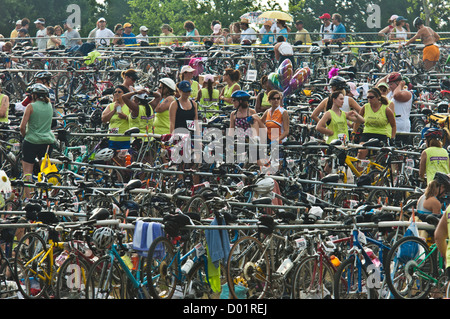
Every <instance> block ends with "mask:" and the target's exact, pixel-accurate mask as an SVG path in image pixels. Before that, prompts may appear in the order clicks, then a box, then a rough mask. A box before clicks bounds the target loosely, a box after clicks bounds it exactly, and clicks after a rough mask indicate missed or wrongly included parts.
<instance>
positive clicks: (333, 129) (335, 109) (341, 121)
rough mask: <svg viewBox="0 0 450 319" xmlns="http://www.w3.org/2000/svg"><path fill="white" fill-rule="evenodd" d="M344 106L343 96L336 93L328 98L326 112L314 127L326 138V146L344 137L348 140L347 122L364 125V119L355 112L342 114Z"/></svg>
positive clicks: (340, 93)
mask: <svg viewBox="0 0 450 319" xmlns="http://www.w3.org/2000/svg"><path fill="white" fill-rule="evenodd" d="M342 105H344V94H342V92H340V91H336V92H334V93H332V94H331V95H330V97H329V98H328V102H327V106H326V110H327V111H326V112H325V114H324V115H323V116H322V118H321V119H320V121H319V123H318V124H317V126H316V130H317V131H318V132H319V133H322V134H323V135H325V136H326V142H327V144H330V142H331V141H333V140H335V139H338V138H340V135H341V134H342V135H345V136H346V138H347V139H348V126H347V120H349V121H352V122H357V123H359V124H361V123H364V118H363V117H362V116H361V115H359V114H358V113H356V112H355V111H353V110H352V111H350V112H344V111H342V110H341V108H342Z"/></svg>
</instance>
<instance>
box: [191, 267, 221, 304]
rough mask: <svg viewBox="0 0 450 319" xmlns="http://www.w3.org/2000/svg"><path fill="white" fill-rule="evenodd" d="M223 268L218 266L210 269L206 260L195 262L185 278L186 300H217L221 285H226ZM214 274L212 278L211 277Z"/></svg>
mask: <svg viewBox="0 0 450 319" xmlns="http://www.w3.org/2000/svg"><path fill="white" fill-rule="evenodd" d="M225 269H226V268H225V266H224V265H223V264H220V265H219V267H218V268H215V269H211V267H209V264H208V265H207V263H206V260H203V259H200V260H199V261H197V262H196V263H195V264H194V266H193V267H192V269H191V270H190V271H189V273H188V274H187V276H186V281H185V284H184V285H183V287H184V290H185V298H186V299H217V298H218V297H219V295H220V292H221V289H222V285H224V284H225V283H226V272H225ZM213 272H214V276H211V275H212V273H213Z"/></svg>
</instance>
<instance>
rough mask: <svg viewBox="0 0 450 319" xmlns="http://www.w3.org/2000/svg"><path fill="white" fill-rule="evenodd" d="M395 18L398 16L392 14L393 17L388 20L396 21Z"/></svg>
mask: <svg viewBox="0 0 450 319" xmlns="http://www.w3.org/2000/svg"><path fill="white" fill-rule="evenodd" d="M397 18H398V15H396V14H393V15H391V17H390V18H389V20H391V21H394V20H396V19H397Z"/></svg>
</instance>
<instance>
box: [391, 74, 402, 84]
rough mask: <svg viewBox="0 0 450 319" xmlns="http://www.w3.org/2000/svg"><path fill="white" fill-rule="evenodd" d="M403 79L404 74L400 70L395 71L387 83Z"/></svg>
mask: <svg viewBox="0 0 450 319" xmlns="http://www.w3.org/2000/svg"><path fill="white" fill-rule="evenodd" d="M401 80H402V75H401V74H400V73H398V72H393V73H391V74H390V75H389V77H388V78H387V83H391V82H396V81H401Z"/></svg>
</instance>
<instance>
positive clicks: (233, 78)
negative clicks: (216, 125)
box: [219, 68, 241, 105]
mask: <svg viewBox="0 0 450 319" xmlns="http://www.w3.org/2000/svg"><path fill="white" fill-rule="evenodd" d="M240 79H241V72H239V70H233V69H230V68H228V69H226V70H225V73H224V75H223V81H224V82H225V83H226V85H225V87H224V88H223V89H222V92H220V97H219V99H220V100H223V101H224V102H225V105H232V104H233V99H232V98H231V95H232V94H233V92H234V91H237V90H240V89H241V86H240V85H239V83H238V82H239V80H240Z"/></svg>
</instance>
